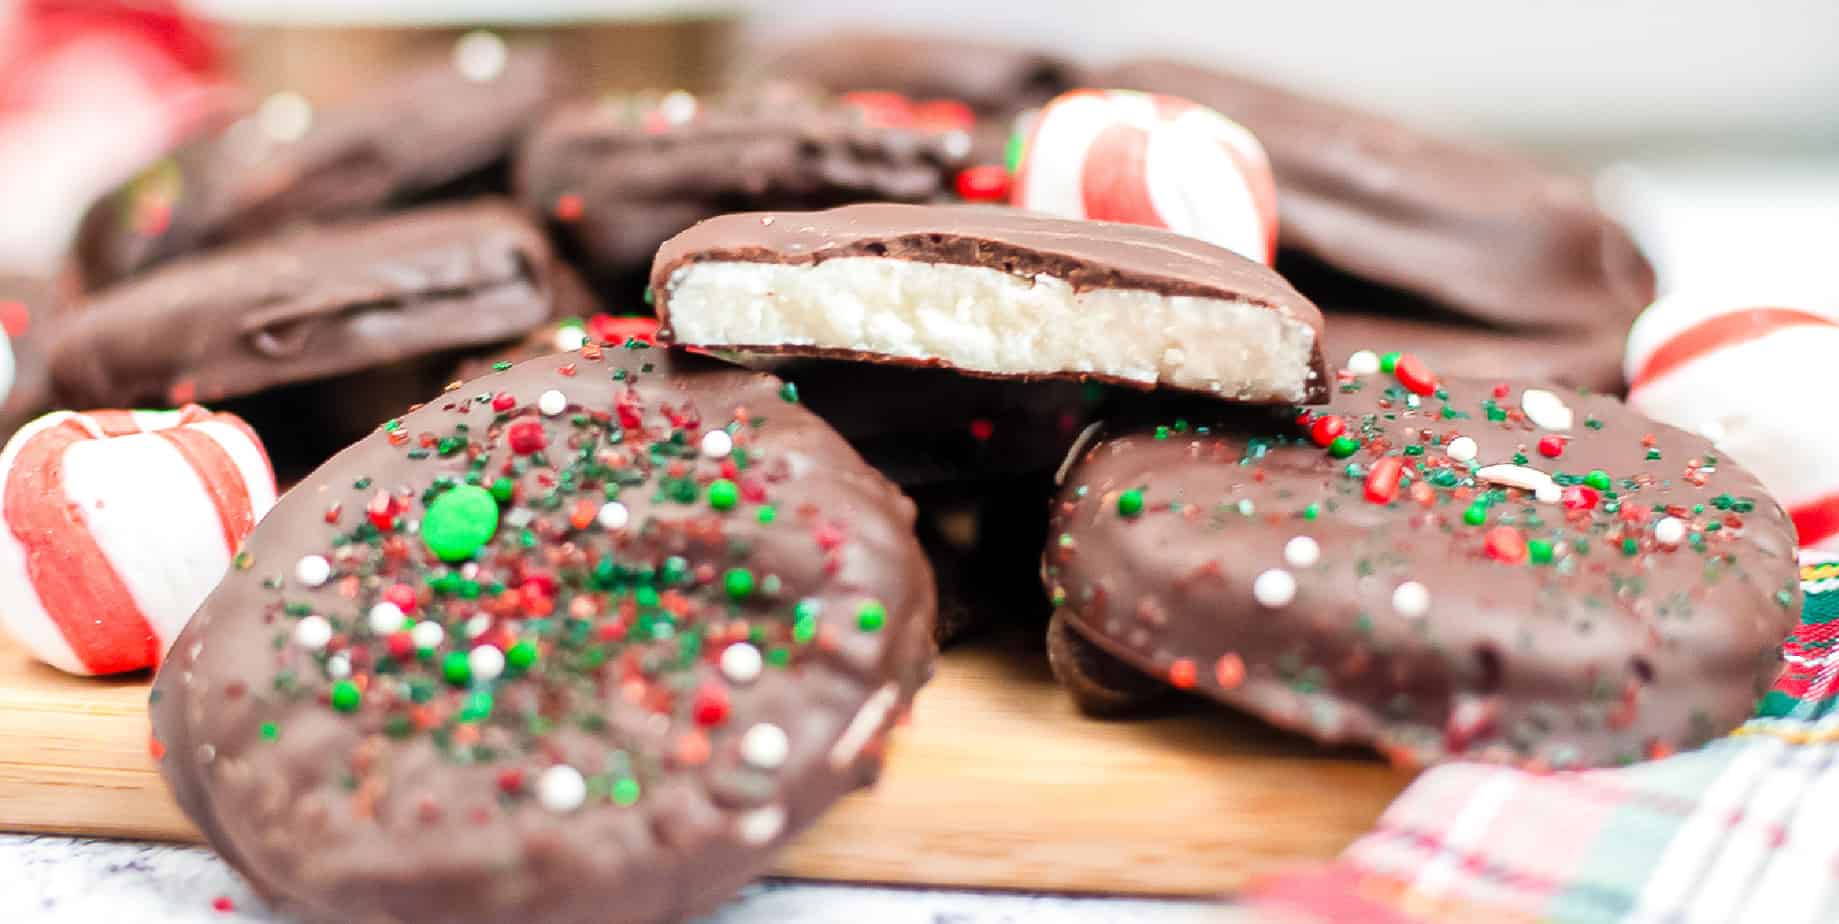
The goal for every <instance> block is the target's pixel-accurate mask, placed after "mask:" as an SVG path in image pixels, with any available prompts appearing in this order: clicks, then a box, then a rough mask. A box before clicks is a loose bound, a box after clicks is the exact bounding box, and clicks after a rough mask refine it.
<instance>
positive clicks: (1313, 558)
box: [1283, 536, 1322, 568]
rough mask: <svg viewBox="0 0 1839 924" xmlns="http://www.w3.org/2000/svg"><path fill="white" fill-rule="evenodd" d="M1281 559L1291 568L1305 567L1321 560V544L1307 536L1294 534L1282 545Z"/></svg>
mask: <svg viewBox="0 0 1839 924" xmlns="http://www.w3.org/2000/svg"><path fill="white" fill-rule="evenodd" d="M1283 560H1284V561H1285V562H1286V563H1287V564H1289V566H1290V567H1292V568H1307V567H1309V566H1311V565H1313V564H1315V563H1316V562H1318V561H1321V560H1322V546H1321V545H1320V544H1319V543H1317V542H1316V541H1315V540H1314V539H1311V538H1309V537H1308V536H1296V537H1293V538H1291V540H1290V541H1289V542H1286V543H1284V545H1283Z"/></svg>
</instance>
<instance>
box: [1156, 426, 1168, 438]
mask: <svg viewBox="0 0 1839 924" xmlns="http://www.w3.org/2000/svg"><path fill="white" fill-rule="evenodd" d="M1168 438H1169V428H1167V427H1157V428H1156V439H1159V440H1166V439H1168Z"/></svg>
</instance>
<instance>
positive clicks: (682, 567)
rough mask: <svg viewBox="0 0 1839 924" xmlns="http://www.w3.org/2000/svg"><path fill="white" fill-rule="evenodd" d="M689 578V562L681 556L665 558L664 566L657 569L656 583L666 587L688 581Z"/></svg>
mask: <svg viewBox="0 0 1839 924" xmlns="http://www.w3.org/2000/svg"><path fill="white" fill-rule="evenodd" d="M689 576H690V560H689V559H687V558H684V557H683V556H681V555H668V556H665V558H664V564H663V565H661V566H660V567H659V568H658V581H659V583H662V584H663V585H664V586H666V587H669V586H671V585H673V584H681V583H683V582H684V581H686V580H688V579H689Z"/></svg>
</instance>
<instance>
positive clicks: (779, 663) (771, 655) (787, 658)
mask: <svg viewBox="0 0 1839 924" xmlns="http://www.w3.org/2000/svg"><path fill="white" fill-rule="evenodd" d="M766 663H768V664H770V665H772V666H774V667H784V666H786V665H787V664H790V663H792V649H790V648H787V647H785V646H784V645H774V646H773V647H771V648H768V649H767V650H766Z"/></svg>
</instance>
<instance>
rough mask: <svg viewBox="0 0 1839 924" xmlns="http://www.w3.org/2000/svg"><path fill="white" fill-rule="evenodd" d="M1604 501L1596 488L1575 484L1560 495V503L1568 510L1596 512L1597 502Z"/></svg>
mask: <svg viewBox="0 0 1839 924" xmlns="http://www.w3.org/2000/svg"><path fill="white" fill-rule="evenodd" d="M1602 499H1603V495H1601V494H1599V493H1597V490H1596V489H1595V488H1592V487H1590V486H1589V485H1582V484H1574V485H1571V486H1569V487H1567V488H1565V489H1564V490H1563V491H1562V492H1560V493H1559V495H1558V500H1559V502H1560V503H1562V504H1564V509H1566V510H1595V509H1596V502H1597V501H1599V500H1602Z"/></svg>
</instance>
